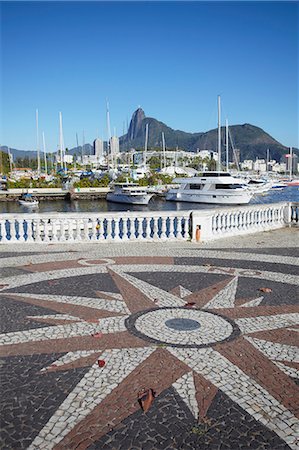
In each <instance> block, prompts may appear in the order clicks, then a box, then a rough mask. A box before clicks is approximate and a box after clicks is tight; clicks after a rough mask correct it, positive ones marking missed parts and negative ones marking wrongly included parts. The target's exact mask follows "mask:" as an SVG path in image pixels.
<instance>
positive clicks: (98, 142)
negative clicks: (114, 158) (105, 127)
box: [93, 138, 104, 160]
mask: <svg viewBox="0 0 299 450" xmlns="http://www.w3.org/2000/svg"><path fill="white" fill-rule="evenodd" d="M93 149H94V155H95V157H96V159H98V160H100V159H101V158H102V157H103V156H104V142H103V141H102V139H100V138H96V139H95V140H94V141H93Z"/></svg>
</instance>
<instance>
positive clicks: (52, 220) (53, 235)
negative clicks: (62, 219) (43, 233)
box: [51, 219, 59, 242]
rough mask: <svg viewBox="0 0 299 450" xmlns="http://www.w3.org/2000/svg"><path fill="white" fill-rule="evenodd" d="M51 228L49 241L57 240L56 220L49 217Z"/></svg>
mask: <svg viewBox="0 0 299 450" xmlns="http://www.w3.org/2000/svg"><path fill="white" fill-rule="evenodd" d="M51 225H52V226H51V228H52V239H51V242H59V236H58V229H57V220H56V219H51Z"/></svg>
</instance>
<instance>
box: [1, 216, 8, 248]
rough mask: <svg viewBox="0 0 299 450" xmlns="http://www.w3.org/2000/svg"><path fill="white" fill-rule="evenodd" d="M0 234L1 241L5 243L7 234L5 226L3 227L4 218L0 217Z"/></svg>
mask: <svg viewBox="0 0 299 450" xmlns="http://www.w3.org/2000/svg"><path fill="white" fill-rule="evenodd" d="M0 234H1V243H2V244H3V243H7V236H6V228H5V220H4V219H0Z"/></svg>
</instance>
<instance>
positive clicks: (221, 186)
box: [215, 183, 244, 189]
mask: <svg viewBox="0 0 299 450" xmlns="http://www.w3.org/2000/svg"><path fill="white" fill-rule="evenodd" d="M215 188H216V189H244V185H243V184H237V183H236V184H216V185H215Z"/></svg>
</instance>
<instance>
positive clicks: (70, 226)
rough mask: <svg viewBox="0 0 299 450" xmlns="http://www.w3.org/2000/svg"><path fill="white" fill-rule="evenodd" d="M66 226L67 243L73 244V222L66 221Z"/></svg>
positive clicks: (71, 220)
mask: <svg viewBox="0 0 299 450" xmlns="http://www.w3.org/2000/svg"><path fill="white" fill-rule="evenodd" d="M66 225H67V227H66V228H67V234H68V238H67V241H68V242H74V241H75V237H74V226H75V220H74V219H72V218H69V219H66Z"/></svg>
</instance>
